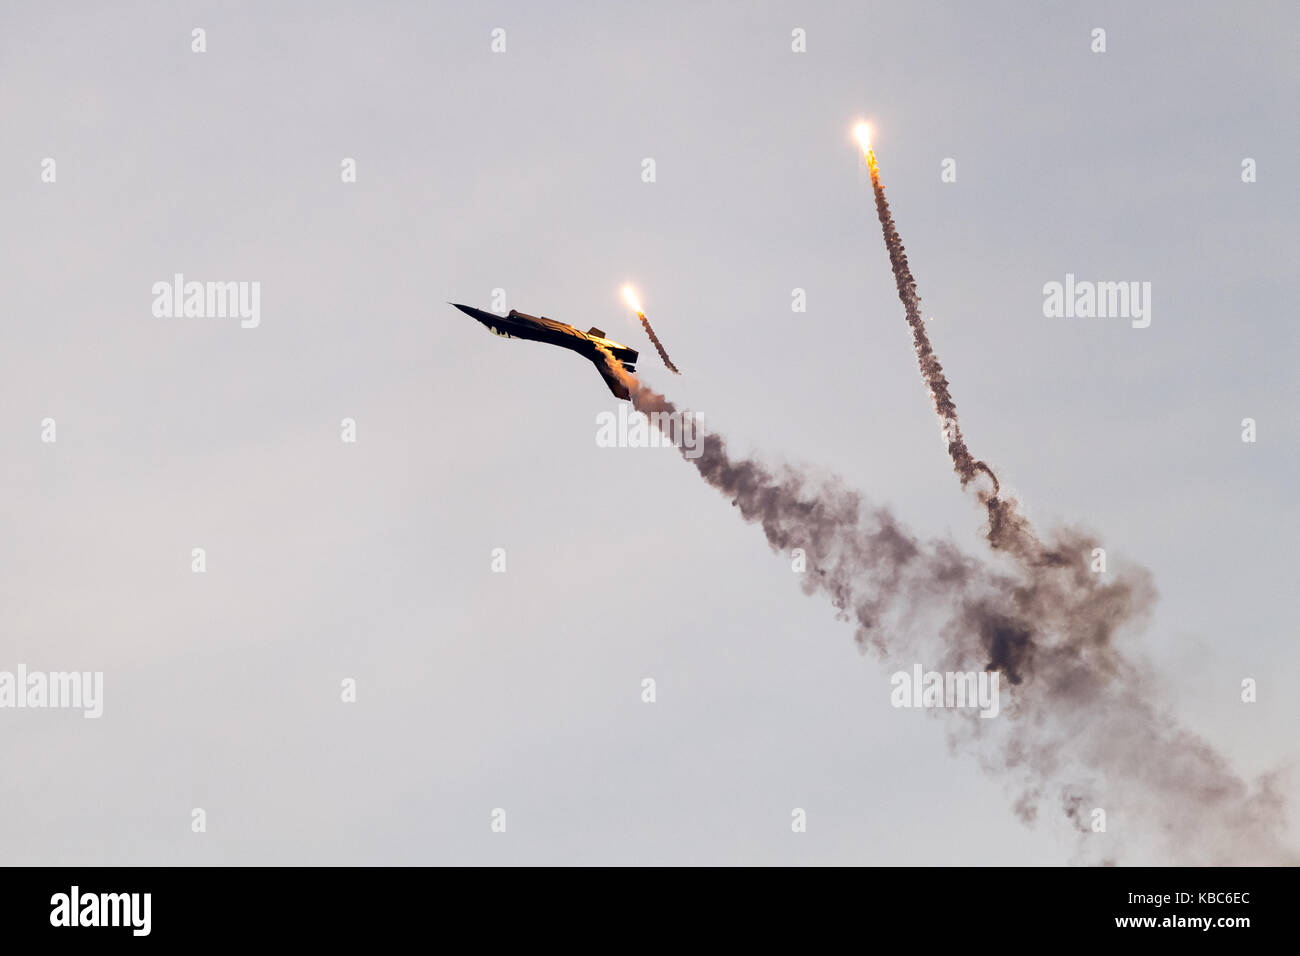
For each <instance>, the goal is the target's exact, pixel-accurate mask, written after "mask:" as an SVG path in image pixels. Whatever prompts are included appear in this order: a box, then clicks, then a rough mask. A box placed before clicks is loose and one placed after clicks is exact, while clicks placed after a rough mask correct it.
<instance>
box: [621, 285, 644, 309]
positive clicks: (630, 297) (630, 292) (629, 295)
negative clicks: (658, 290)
mask: <svg viewBox="0 0 1300 956" xmlns="http://www.w3.org/2000/svg"><path fill="white" fill-rule="evenodd" d="M623 298H624V299H626V300H627V304H628V305H630V306H631V307H632V311H633V312H635V313H636V314H637V315H641V303H640V302H639V301H638V300H637V297H636V290H635V289H633V288H632V287H631V286H630V285H625V286H623Z"/></svg>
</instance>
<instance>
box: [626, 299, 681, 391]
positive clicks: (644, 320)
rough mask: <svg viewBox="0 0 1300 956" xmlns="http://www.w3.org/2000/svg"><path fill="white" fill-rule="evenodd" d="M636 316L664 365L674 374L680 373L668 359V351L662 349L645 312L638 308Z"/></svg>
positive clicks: (661, 344)
mask: <svg viewBox="0 0 1300 956" xmlns="http://www.w3.org/2000/svg"><path fill="white" fill-rule="evenodd" d="M636 317H637V318H638V319H640V320H641V324H642V325H643V326H645V334H646V335H648V336H650V341H651V342H653V343H654V347H655V351H656V352H658V353H659V357H660V358H661V359H663V363H664V367H665V368H667V369H668V371H670V372H672V373H673V374H674V375H681V374H682V373H681V372H679V371H677V366H676V365H674V364H673V360H672V359H670V358H669V357H668V353H667V352H665V351H664V346H663V343H662V342H660V341H659V336H657V335H655V330H654V329H652V328H651V327H650V320H649V319H647V318H646V317H645V313H644V312H642V311H640V310H639V309H638V310H637V313H636Z"/></svg>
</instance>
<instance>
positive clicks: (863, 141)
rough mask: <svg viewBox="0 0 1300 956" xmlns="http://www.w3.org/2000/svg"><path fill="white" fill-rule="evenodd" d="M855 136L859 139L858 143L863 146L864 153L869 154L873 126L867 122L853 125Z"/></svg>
mask: <svg viewBox="0 0 1300 956" xmlns="http://www.w3.org/2000/svg"><path fill="white" fill-rule="evenodd" d="M853 137H854V138H855V139H856V140H857V141H858V145H860V146H861V147H862V153H863V155H866V156H869V155H870V154H871V127H870V126H868V125H867V124H866V123H859V124H858V125H857V126H855V127H853Z"/></svg>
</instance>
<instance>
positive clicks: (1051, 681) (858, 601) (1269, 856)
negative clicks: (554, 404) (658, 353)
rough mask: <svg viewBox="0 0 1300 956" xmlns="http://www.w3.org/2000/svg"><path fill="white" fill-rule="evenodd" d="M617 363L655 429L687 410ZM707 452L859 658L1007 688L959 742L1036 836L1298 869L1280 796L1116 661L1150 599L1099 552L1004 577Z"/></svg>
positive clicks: (1162, 856) (700, 460)
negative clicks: (1104, 563)
mask: <svg viewBox="0 0 1300 956" xmlns="http://www.w3.org/2000/svg"><path fill="white" fill-rule="evenodd" d="M607 361H608V363H609V366H610V368H611V370H612V371H613V372H614V374H615V375H617V376H619V377H620V378H622V379H623V380H624V382H625V383H626V384H627V386H628V388H629V390H630V392H631V394H632V400H633V404H634V405H635V407H636V408H637V409H638V410H639V411H641V412H643V413H645V414H647V415H649V416H650V417H651V421H654V422H664V421H665V420H666V418H665V416H670V415H674V414H676V413H677V409H676V408H675V407H674V406H673V404H672V403H671V402H670V401H668V400H667V399H666V398H665V397H664V396H663V395H660V394H658V393H657V392H654V391H653V390H651V389H649V388H647V387H645V386H643V385H642V384H641V383H640V382H639V381H638V380H637V379H636V378H635V377H634V376H632V375H629V374H628V373H627V372H625V371H624V370H623V369H622V368H621V366H619V364H618V363H617V362H616V361H614V360H613V359H612V357H610V356H607ZM670 437H671V436H670ZM697 450H699V451H700V454H699V456H698V457H695V458H690V457H686V456H684V457H686V460H687V461H688V462H689V463H690V464H692V465H694V466H695V468H696V469H697V470H698V471H699V473H700V476H701V477H702V478H703V479H704V480H705V481H706V482H707V483H708V484H710V485H711V486H713V487H714V488H716V489H718V490H719V491H720V492H722V493H723V494H724V495H726V496H727V497H728V498H730V499H732V500H733V501H734V502H735V504H736V506H737V507H738V508H739V511H740V514H741V516H742V517H743V518H744V519H745V520H746V521H747V522H751V523H754V524H757V525H759V526H760V527H762V529H763V534H764V535H765V537H766V538H767V541H768V544H769V545H770V546H771V547H772V549H773V550H774V551H777V552H784V553H787V554H788V553H789V551H790V549H792V548H802V549H804V551H805V553H806V555H807V560H808V571H807V573H806V574H805V575H803V576H802V585H803V589H804V591H805V593H807V594H822V595H824V596H825V597H826V598H827V599H828V600H829V602H830V604H831V606H832V607H834V608H835V609H836V611H837V614H838V616H839V617H841V618H842V619H844V620H851V621H852V622H853V623H854V625H855V628H856V634H855V637H856V640H857V642H858V645H859V647H860V648H861V649H863V650H864V651H870V652H872V653H875V654H877V655H878V656H880V657H881V658H882V659H883V660H886V661H889V662H891V663H894V664H897V665H901V666H903V667H910V666H911V665H912V664H913V663H915V662H922V661H923V662H927V664H928V666H930V667H932V668H934V669H939V670H951V671H970V670H988V671H996V672H998V673H999V674H1000V675H1001V677H1002V679H1003V683H1004V684H1005V685H1008V690H1009V692H1010V693H1009V695H1008V696H1009V698H1010V700H1009V702H1007V703H1006V704H1005V705H1004V708H1003V713H1004V714H1005V716H1006V719H1004V720H997V719H994V720H981V719H979V718H978V717H975V716H973V712H972V711H969V710H950V711H945V713H946V714H947V715H949V716H950V718H951V719H950V722H949V724H948V732H949V739H950V742H951V743H952V744H953V746H954V747H956V746H958V745H961V746H963V747H967V748H969V749H971V750H973V751H974V752H975V753H976V754H977V756H978V758H979V760H980V763H981V765H982V767H983V768H984V769H985V770H987V771H990V772H994V773H997V774H998V775H999V776H1001V777H1003V778H1004V779H1006V780H1007V781H1008V784H1009V786H1010V787H1011V788H1012V789H1013V805H1014V808H1015V812H1016V813H1017V815H1018V816H1019V817H1020V818H1021V819H1022V820H1023V821H1025V822H1026V823H1032V822H1033V821H1034V820H1035V818H1036V817H1037V814H1038V810H1039V809H1040V807H1041V806H1042V805H1043V804H1044V803H1045V802H1050V803H1052V804H1055V805H1056V806H1058V807H1059V808H1060V810H1061V812H1062V813H1063V814H1064V816H1065V817H1066V819H1067V820H1069V821H1070V823H1071V825H1072V827H1073V829H1075V830H1076V831H1077V832H1078V833H1079V834H1080V836H1079V844H1080V853H1081V855H1082V856H1083V858H1084V859H1087V860H1090V861H1102V860H1110V859H1113V858H1114V856H1115V855H1116V854H1117V852H1118V851H1119V846H1117V844H1119V845H1121V846H1123V847H1125V848H1130V849H1132V848H1133V847H1135V846H1136V847H1139V848H1143V849H1146V851H1147V852H1148V853H1149V854H1151V855H1152V858H1153V859H1154V861H1155V862H1160V863H1169V862H1183V863H1189V864H1226V863H1263V862H1273V863H1288V862H1289V863H1294V862H1296V858H1295V855H1294V854H1293V853H1290V852H1289V851H1285V850H1283V849H1281V848H1280V847H1279V844H1278V838H1279V835H1280V833H1281V832H1282V831H1283V830H1284V827H1285V819H1284V814H1283V808H1282V804H1281V801H1280V799H1279V797H1278V795H1277V794H1276V793H1275V792H1274V789H1273V785H1274V783H1273V781H1272V780H1271V779H1270V778H1265V779H1264V780H1263V781H1262V782H1261V785H1260V786H1259V787H1258V788H1255V789H1252V788H1251V787H1250V786H1249V785H1248V784H1247V783H1246V782H1245V781H1244V780H1243V779H1242V778H1240V777H1239V776H1237V775H1236V774H1234V773H1233V771H1232V770H1231V768H1230V767H1229V766H1228V765H1227V762H1226V761H1225V760H1224V759H1223V757H1222V756H1220V755H1219V754H1218V753H1217V752H1216V751H1215V750H1214V749H1213V748H1212V747H1211V746H1210V745H1209V744H1208V743H1207V742H1206V741H1204V740H1203V739H1201V738H1200V737H1198V736H1196V735H1195V734H1193V733H1191V732H1189V731H1187V730H1184V729H1183V728H1181V727H1179V726H1178V724H1177V723H1176V722H1175V721H1174V720H1173V719H1172V718H1170V717H1169V716H1168V715H1167V714H1166V713H1164V712H1163V711H1162V710H1161V708H1160V706H1159V704H1158V702H1157V701H1155V700H1154V699H1153V691H1152V688H1153V686H1154V682H1153V681H1152V679H1151V675H1150V674H1149V673H1148V672H1147V670H1146V669H1145V667H1144V666H1142V665H1140V664H1135V663H1133V662H1131V661H1129V660H1128V659H1127V658H1126V657H1124V656H1123V655H1121V653H1120V652H1119V650H1118V649H1117V647H1116V644H1115V638H1116V636H1117V635H1118V634H1120V633H1121V632H1123V631H1124V630H1125V629H1128V628H1132V627H1134V626H1136V625H1138V624H1140V623H1141V622H1142V620H1143V618H1144V617H1145V615H1146V613H1147V611H1148V609H1149V608H1150V607H1151V605H1152V603H1153V602H1154V599H1155V591H1154V588H1153V587H1152V585H1151V581H1150V577H1149V575H1148V574H1147V572H1146V571H1145V570H1142V569H1136V570H1134V571H1131V572H1128V573H1127V574H1123V575H1118V574H1116V575H1111V576H1109V577H1108V578H1106V579H1103V578H1102V577H1101V576H1100V575H1095V574H1092V573H1090V572H1089V571H1088V569H1087V568H1086V566H1085V564H1084V562H1083V560H1082V556H1083V555H1084V554H1088V553H1090V552H1091V549H1092V548H1093V547H1094V546H1095V545H1096V542H1095V541H1094V540H1092V539H1091V538H1089V537H1088V536H1086V535H1084V534H1082V533H1081V532H1077V531H1072V530H1063V531H1060V532H1057V533H1056V535H1055V536H1054V538H1053V540H1052V542H1051V547H1050V548H1046V549H1040V551H1041V553H1040V554H1039V555H1023V554H1020V553H1017V557H1020V558H1022V560H1018V561H1016V562H1014V565H1013V567H1014V570H1013V571H1011V572H1007V571H1002V570H995V569H993V568H990V567H989V566H988V565H986V564H985V563H984V562H982V561H980V560H978V559H975V558H973V557H970V556H968V555H965V554H962V553H961V552H960V551H959V550H958V549H957V548H956V547H955V546H954V545H952V544H951V543H948V542H924V541H921V540H919V539H917V538H916V537H915V536H914V535H912V534H911V533H910V532H909V531H907V530H906V529H905V528H903V527H902V526H900V525H899V523H898V522H897V521H896V520H895V519H894V517H893V516H892V515H891V514H890V513H889V512H888V511H887V510H886V509H883V508H879V507H871V506H868V505H865V504H864V502H863V501H862V499H861V497H860V496H859V495H858V494H857V493H855V492H853V491H852V490H850V489H847V488H845V487H844V485H843V484H842V483H840V482H839V481H837V480H834V479H832V480H830V481H826V482H823V483H821V484H816V483H814V482H812V481H811V480H810V479H809V478H808V477H807V476H805V475H803V474H801V473H800V472H798V471H796V470H793V469H789V468H787V469H783V470H780V471H774V470H772V469H769V468H768V467H766V466H764V465H763V464H761V463H759V462H756V461H753V460H750V459H740V460H736V459H733V458H731V456H730V455H729V454H728V451H727V446H726V443H725V441H724V440H723V439H722V438H720V437H718V436H716V435H708V436H705V437H704V438H703V447H702V448H701V449H697ZM1017 540H1020V539H1017ZM1043 554H1049V555H1055V556H1061V560H1043V559H1042V555H1043ZM1064 556H1070V559H1069V560H1065V559H1064ZM990 725H997V726H990ZM1093 808H1102V809H1104V810H1105V811H1106V814H1107V817H1108V832H1107V833H1100V834H1098V833H1092V832H1091V822H1092V819H1093V817H1092V811H1093ZM1144 841H1149V842H1148V843H1144ZM1150 844H1154V845H1150Z"/></svg>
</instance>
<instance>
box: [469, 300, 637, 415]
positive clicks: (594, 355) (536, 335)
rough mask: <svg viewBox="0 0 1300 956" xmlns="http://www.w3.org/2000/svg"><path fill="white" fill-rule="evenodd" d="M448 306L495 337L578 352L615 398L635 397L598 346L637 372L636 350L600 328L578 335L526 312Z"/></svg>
mask: <svg viewBox="0 0 1300 956" xmlns="http://www.w3.org/2000/svg"><path fill="white" fill-rule="evenodd" d="M447 304H448V305H454V306H456V308H458V309H460V310H461V311H462V312H464V313H465V314H466V315H468V316H469V317H470V318H472V319H474V320H475V321H477V322H480V323H482V324H483V325H484V326H485V327H486V328H487V330H488V331H489V332H491V333H492V334H493V335H499V336H501V337H502V338H506V339H532V340H533V341H534V342H546V343H547V344H549V345H558V346H560V347H561V348H565V349H569V350H571V351H574V352H577V353H578V354H579V355H581V356H582V357H583V358H585V359H587V360H588V361H590V362H591V364H593V365H595V366H596V371H598V372H599V373H600V377H601V378H603V379H604V380H605V384H606V385H608V386H609V390H610V391H611V392H613V393H614V395H615V396H616V397H618V398H623V399H630V398H631V397H632V395H631V393H629V392H628V390H627V386H626V385H624V384H623V383H622V382H620V381H619V380H618V378H617V377H615V376H614V375H613V374H612V373H611V372H610V370H609V367H608V366H607V365H606V363H605V356H603V355H602V354H601V353H600V349H598V348H596V346H597V345H600V346H603V347H604V348H606V349H608V350H609V353H610V354H611V355H613V356H614V360H615V361H617V362H618V364H619V365H621V366H622V367H623V368H624V369H626V370H627V371H629V372H635V371H636V359H637V351H636V349H630V348H628V347H627V346H626V345H620V344H619V343H618V342H612V341H610V340H609V339H607V338H605V333H604V332H602V331H601V330H600V329H598V328H595V327H594V326H593V327H592V328H590V329H588V330H587V331H586V332H579V331H578V330H577V329H575V328H574V327H573V326H571V325H565V324H564V323H563V322H556V321H555V320H554V319H547V318H543V317H541V316H537V315H528V314H527V313H526V312H517V311H516V310H514V309H511V310H510V314H509V315H495V314H494V313H492V312H484V311H483V310H482V309H476V308H474V307H473V306H472V305H459V304H457V303H455V302H449V303H447Z"/></svg>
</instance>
